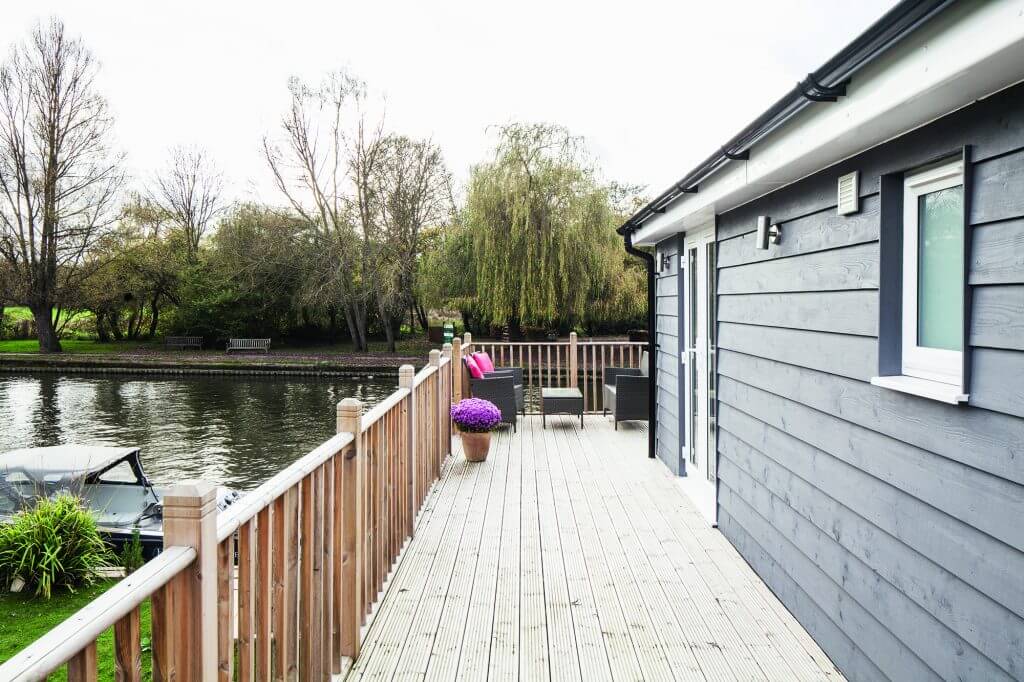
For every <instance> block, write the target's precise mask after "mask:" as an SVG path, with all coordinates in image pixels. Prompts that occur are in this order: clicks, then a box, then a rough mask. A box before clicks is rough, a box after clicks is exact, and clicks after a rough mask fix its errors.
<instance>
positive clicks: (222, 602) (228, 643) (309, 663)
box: [0, 347, 454, 682]
mask: <svg viewBox="0 0 1024 682" xmlns="http://www.w3.org/2000/svg"><path fill="white" fill-rule="evenodd" d="M453 366H454V365H453V363H452V360H451V349H450V347H446V350H445V353H444V354H442V353H441V352H440V351H436V350H435V351H432V352H431V354H430V363H429V364H428V365H427V366H426V367H425V368H423V369H422V370H421V371H420V372H419V373H414V370H413V368H412V367H411V366H408V365H407V366H404V367H402V369H401V370H400V373H399V388H398V390H397V391H395V392H394V393H393V394H392V395H391V396H389V397H388V398H386V399H385V400H384V401H382V402H381V403H380V404H378V405H377V406H375V407H374V408H373V409H371V410H370V411H369V412H367V413H365V414H363V410H362V404H361V403H360V402H359V401H358V400H354V399H346V400H343V401H342V402H341V403H340V404H339V405H338V411H337V427H338V434H337V435H336V436H334V437H332V438H331V439H330V440H328V441H327V442H325V443H323V444H322V445H320V446H319V447H317V448H316V449H314V450H313V451H312V452H310V453H308V454H307V455H305V456H304V457H302V458H301V459H300V460H298V461H297V462H295V463H294V464H292V465H291V466H289V467H288V468H286V469H285V470H283V471H281V472H280V473H279V474H277V475H276V476H274V477H273V478H271V479H270V480H269V481H267V482H266V483H264V484H263V485H261V486H259V487H258V488H256V489H255V490H253V491H251V492H249V493H247V494H246V495H245V496H244V497H243V498H242V499H240V500H239V501H238V502H236V503H235V504H233V505H232V506H231V507H229V508H228V509H227V510H225V511H223V512H220V513H219V514H218V512H217V507H216V501H215V491H216V486H214V485H213V484H211V483H206V482H202V481H199V482H194V483H187V484H182V485H179V486H176V487H175V488H173V489H172V490H171V491H169V492H168V494H167V495H166V496H165V498H164V546H165V550H164V551H163V553H162V554H160V555H159V556H158V557H157V558H155V559H153V560H152V561H150V562H148V563H147V564H146V565H145V566H143V567H142V568H141V569H139V570H138V571H136V572H135V573H133V574H131V575H130V576H128V577H126V578H124V579H123V580H121V581H120V582H119V583H118V584H117V585H115V586H114V587H112V588H111V589H110V590H108V591H107V592H105V593H104V594H103V595H101V596H100V597H98V598H97V599H96V600H94V601H93V602H91V603H90V604H89V605H88V606H86V607H85V608H83V609H82V610H81V611H79V612H78V613H76V614H75V615H73V616H72V617H71V618H69V619H68V620H66V621H65V622H64V623H62V624H61V625H59V626H57V627H56V628H55V629H53V630H52V631H50V632H49V633H47V634H46V635H44V636H43V637H42V638H40V639H39V640H37V641H36V642H34V643H33V644H32V645H30V646H29V647H27V648H26V649H24V650H23V651H21V652H19V653H18V654H16V655H15V656H14V657H13V658H11V659H10V660H8V661H7V662H6V663H4V664H3V665H2V666H0V679H2V680H39V679H45V678H46V676H47V675H49V674H50V673H52V672H53V671H54V670H56V669H57V668H59V667H60V666H62V665H64V664H65V663H66V664H67V666H68V679H69V680H72V681H74V682H77V681H80V680H95V679H96V669H97V660H96V659H97V654H96V640H97V638H99V637H100V636H101V635H102V634H103V633H104V632H105V631H107V630H108V629H109V628H111V627H113V628H114V640H115V652H116V653H115V666H116V670H117V675H118V679H119V680H139V679H141V675H142V657H143V655H144V654H145V652H143V650H142V642H141V635H140V633H141V627H140V626H141V623H140V614H141V605H142V603H143V602H144V601H145V600H146V599H150V601H151V604H150V606H151V617H152V649H151V651H152V653H151V655H152V669H153V679H154V680H174V679H178V680H213V679H220V680H232V679H238V680H266V679H275V680H278V679H295V678H297V679H302V680H326V679H330V676H331V675H332V674H339V673H341V672H343V670H344V667H345V665H346V664H347V662H348V661H350V660H351V659H354V658H355V657H356V656H358V654H359V647H360V643H361V636H362V626H363V625H364V624H365V623H366V621H367V619H368V617H369V616H370V614H371V613H372V608H373V605H374V602H375V601H377V599H378V595H380V594H381V590H382V589H383V587H384V584H385V582H386V580H387V578H388V574H389V572H390V570H391V567H392V566H393V565H394V563H395V561H396V560H397V558H398V556H399V555H400V553H401V552H402V550H403V548H404V546H405V545H406V543H407V542H408V540H409V539H410V538H411V537H412V535H413V533H414V532H415V526H416V520H417V513H418V511H419V510H420V508H421V507H422V505H423V502H424V500H425V499H426V497H427V495H428V494H429V492H430V488H431V486H432V485H433V483H434V482H435V481H436V480H437V478H438V476H439V475H440V472H441V467H442V464H443V462H444V459H445V458H446V457H447V456H448V454H449V451H450V445H451V421H450V419H449V415H448V409H449V405H450V402H451V396H452V386H453V383H452V378H453V373H452V368H453ZM236 651H237V670H236V669H235V667H236V664H235V661H236Z"/></svg>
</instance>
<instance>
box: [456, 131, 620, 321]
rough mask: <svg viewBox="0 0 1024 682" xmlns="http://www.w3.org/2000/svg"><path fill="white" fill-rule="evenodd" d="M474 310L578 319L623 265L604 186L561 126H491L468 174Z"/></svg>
mask: <svg viewBox="0 0 1024 682" xmlns="http://www.w3.org/2000/svg"><path fill="white" fill-rule="evenodd" d="M464 221H465V225H466V229H467V230H468V231H469V234H470V235H471V238H472V253H473V260H474V261H475V263H476V291H477V292H487V293H486V295H478V296H477V297H476V306H477V308H478V309H479V312H480V313H481V315H482V316H483V317H484V318H485V319H487V320H489V321H490V322H492V323H494V324H508V325H509V327H510V329H511V331H512V333H513V334H514V335H518V334H519V331H520V327H521V325H522V324H526V323H529V324H553V323H562V324H565V325H567V326H570V327H571V326H573V325H576V324H577V323H579V322H581V321H582V320H583V319H584V318H585V316H586V314H587V311H588V309H591V308H592V307H593V306H594V304H595V301H598V300H600V299H601V297H602V296H607V295H608V293H609V291H608V287H609V283H610V282H612V281H614V278H615V277H616V275H617V273H618V272H619V271H621V269H622V267H623V253H622V248H621V242H620V241H619V240H618V238H617V237H616V235H615V230H614V228H615V226H616V224H617V216H616V212H615V210H614V209H613V206H612V198H611V190H610V188H609V187H608V186H605V185H602V184H601V183H600V182H598V180H597V179H596V177H595V170H594V168H593V165H592V164H591V162H590V160H589V158H588V156H587V153H586V150H585V149H584V147H583V145H582V142H581V140H580V139H579V138H575V137H573V136H571V135H570V134H569V133H568V131H566V130H565V129H564V128H562V127H560V126H555V125H547V124H531V125H526V124H512V125H507V126H504V127H502V128H500V129H499V130H498V144H497V147H496V149H495V154H494V158H493V160H492V161H490V162H488V163H483V164H480V165H478V166H476V167H475V168H473V170H472V172H471V177H470V182H469V191H468V197H467V201H466V209H465V214H464Z"/></svg>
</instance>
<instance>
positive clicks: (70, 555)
mask: <svg viewBox="0 0 1024 682" xmlns="http://www.w3.org/2000/svg"><path fill="white" fill-rule="evenodd" d="M109 565H110V551H109V550H108V549H107V546H106V544H105V543H104V542H103V538H101V537H100V535H99V532H98V530H97V528H96V519H95V517H94V516H93V514H92V512H90V511H89V510H88V509H86V508H85V507H84V506H83V504H82V502H81V500H79V499H78V498H77V497H75V496H74V495H71V494H61V495H57V496H56V497H53V498H42V499H40V500H39V501H37V502H36V504H35V505H34V506H33V507H32V508H30V509H25V510H22V511H20V512H18V513H17V514H16V515H15V516H14V518H13V519H12V521H11V522H10V523H6V524H3V525H2V526H0V578H2V579H3V580H4V581H5V584H10V582H11V581H12V580H13V579H14V578H21V579H22V580H24V581H25V584H26V586H27V587H29V588H31V589H33V590H34V591H35V594H36V595H37V596H41V597H43V598H45V599H49V598H50V596H51V595H52V594H53V592H54V590H59V589H67V590H71V591H74V589H75V588H77V587H80V586H83V585H91V584H92V583H93V582H94V581H95V580H96V577H97V570H98V569H100V568H103V567H106V566H109Z"/></svg>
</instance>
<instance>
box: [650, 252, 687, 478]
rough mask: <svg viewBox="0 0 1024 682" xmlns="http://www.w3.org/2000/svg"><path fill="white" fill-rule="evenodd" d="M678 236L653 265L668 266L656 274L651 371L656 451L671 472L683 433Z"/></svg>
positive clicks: (675, 467)
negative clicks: (664, 261) (655, 348)
mask: <svg viewBox="0 0 1024 682" xmlns="http://www.w3.org/2000/svg"><path fill="white" fill-rule="evenodd" d="M680 239H681V238H680V237H675V236H673V237H672V238H670V239H666V240H665V241H663V242H661V243H660V244H658V246H657V249H656V250H655V257H656V261H655V262H659V263H660V262H661V259H662V256H666V257H667V258H668V260H667V267H665V268H664V269H663V270H662V272H660V273H657V274H656V280H655V285H656V287H657V304H656V305H657V314H656V321H655V327H656V328H655V333H656V335H657V336H656V339H655V342H656V343H657V344H658V358H657V364H656V365H652V368H651V369H652V371H656V372H657V373H658V401H657V405H656V409H657V410H658V423H657V448H656V452H657V455H658V458H659V459H661V461H663V462H665V464H666V465H668V468H669V469H671V470H672V472H673V473H676V474H678V473H680V467H681V465H682V454H681V453H682V450H681V447H682V445H683V437H682V434H683V431H682V428H681V426H682V425H681V423H680V420H679V415H680V414H682V409H683V405H682V395H683V391H681V390H680V388H679V380H680V372H679V351H680V348H681V345H680V338H679V321H680V319H681V318H680V313H679V303H680V298H679V292H680V290H681V288H682V285H681V282H680V281H679V244H680Z"/></svg>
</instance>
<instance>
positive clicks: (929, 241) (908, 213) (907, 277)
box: [903, 161, 964, 386]
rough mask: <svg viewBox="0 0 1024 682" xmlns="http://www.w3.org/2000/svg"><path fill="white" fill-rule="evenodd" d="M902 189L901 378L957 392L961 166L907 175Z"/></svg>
mask: <svg viewBox="0 0 1024 682" xmlns="http://www.w3.org/2000/svg"><path fill="white" fill-rule="evenodd" d="M903 187H904V189H903V374H905V375H906V376H911V377H917V378H919V379H927V380H930V381H939V382H942V383H946V384H955V385H956V386H959V385H960V380H961V374H962V371H963V358H962V352H963V347H962V344H963V329H964V299H963V290H964V234H963V232H964V180H963V164H962V163H961V162H960V161H956V162H954V163H950V164H945V165H943V166H939V167H938V168H932V169H930V170H927V171H924V172H922V173H915V174H914V175H909V176H907V178H906V179H905V180H904V186H903Z"/></svg>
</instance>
